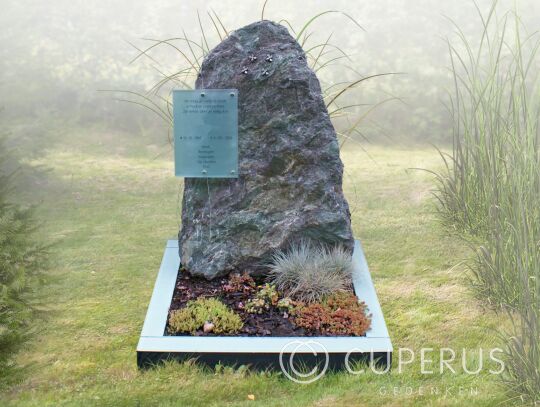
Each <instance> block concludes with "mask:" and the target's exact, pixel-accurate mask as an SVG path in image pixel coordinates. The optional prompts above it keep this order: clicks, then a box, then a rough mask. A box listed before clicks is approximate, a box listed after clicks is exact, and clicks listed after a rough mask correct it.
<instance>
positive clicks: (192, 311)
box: [169, 298, 244, 334]
mask: <svg viewBox="0 0 540 407" xmlns="http://www.w3.org/2000/svg"><path fill="white" fill-rule="evenodd" d="M205 322H210V323H212V324H213V332H214V333H216V334H222V333H235V332H238V331H239V330H240V329H242V327H243V326H244V324H243V322H242V320H241V319H240V316H239V315H238V314H236V313H235V312H233V311H232V310H230V309H229V308H228V307H227V306H226V305H225V304H223V303H222V302H221V301H219V300H217V299H215V298H198V299H197V300H194V301H190V302H188V303H187V305H186V307H185V308H182V309H179V310H175V311H172V312H171V314H170V316H169V332H170V333H195V332H196V331H198V330H199V329H201V328H202V327H203V325H204V324H205Z"/></svg>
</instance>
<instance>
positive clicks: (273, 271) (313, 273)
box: [270, 242, 352, 303]
mask: <svg viewBox="0 0 540 407" xmlns="http://www.w3.org/2000/svg"><path fill="white" fill-rule="evenodd" d="M272 260H273V261H272V265H271V266H270V280H271V281H272V282H273V283H274V284H275V285H276V287H277V289H278V290H279V291H280V292H282V293H283V294H284V295H285V296H288V297H291V298H292V299H295V300H298V301H303V302H307V303H311V302H316V301H321V300H322V299H323V298H325V297H326V296H328V295H330V294H332V293H334V292H336V291H341V290H346V289H347V288H349V287H350V286H351V280H352V279H351V277H352V259H351V255H350V253H348V252H347V251H346V250H345V249H343V248H342V247H340V246H337V247H334V248H326V247H323V246H314V245H312V244H310V243H306V242H301V243H300V244H298V245H295V246H292V247H291V249H290V250H289V251H288V252H283V251H279V252H277V253H276V254H275V255H274V256H273V259H272Z"/></svg>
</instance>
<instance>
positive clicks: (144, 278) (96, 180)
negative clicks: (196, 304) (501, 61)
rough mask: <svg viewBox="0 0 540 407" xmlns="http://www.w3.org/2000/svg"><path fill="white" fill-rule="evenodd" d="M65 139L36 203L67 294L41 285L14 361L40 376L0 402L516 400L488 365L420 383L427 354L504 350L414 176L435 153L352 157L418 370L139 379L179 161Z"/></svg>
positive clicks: (45, 155)
mask: <svg viewBox="0 0 540 407" xmlns="http://www.w3.org/2000/svg"><path fill="white" fill-rule="evenodd" d="M74 133H76V132H74ZM64 137H65V139H64V140H63V141H62V142H61V143H60V142H57V143H53V144H50V146H49V148H48V149H46V150H45V151H44V152H42V154H41V155H40V156H37V157H34V158H29V159H28V161H27V163H28V164H30V165H32V166H38V165H40V166H43V167H44V168H45V169H47V170H49V171H47V172H46V173H45V174H46V175H44V176H43V177H42V178H41V179H40V181H39V182H37V183H36V184H35V185H33V186H32V191H31V192H27V193H28V194H31V195H32V197H31V198H32V199H33V200H35V199H39V200H42V202H43V203H42V205H41V207H40V209H39V216H40V218H42V219H43V220H44V222H45V226H44V233H45V234H46V235H47V236H48V238H49V239H52V241H57V242H58V244H57V245H56V246H55V247H54V254H55V265H54V268H53V270H52V273H53V274H54V275H55V277H56V281H57V282H56V283H55V284H54V285H51V286H50V287H48V288H47V289H46V290H47V291H46V296H47V298H48V299H49V300H50V309H51V313H50V315H49V318H48V319H47V320H43V321H39V322H38V324H39V327H40V329H41V334H40V335H39V336H38V337H36V338H35V340H33V341H32V342H31V343H30V344H29V345H28V346H27V348H26V349H25V351H23V352H22V353H21V354H20V355H19V357H18V361H19V362H20V363H22V364H26V365H29V367H28V368H27V369H26V371H25V372H23V374H22V378H21V381H20V382H19V383H16V384H14V385H11V386H10V387H8V388H7V389H3V390H2V391H3V393H2V394H1V395H0V398H1V399H0V404H2V405H8V406H9V405H35V406H44V405H55V406H57V405H84V406H91V405H111V406H123V405H126V406H134V405H143V406H146V405H181V406H191V405H206V406H223V405H270V406H284V405H287V406H329V405H348V406H355V405H356V406H421V405H426V406H434V405H436V406H464V405H465V406H493V405H497V404H504V401H505V400H506V395H505V394H504V392H503V390H502V389H501V387H500V386H499V383H498V381H497V378H496V376H494V375H490V374H489V373H487V369H485V370H484V371H483V373H481V374H479V375H467V374H465V373H463V370H462V368H461V367H460V362H457V363H456V364H454V366H455V367H456V373H455V374H454V373H452V372H450V371H449V370H446V371H445V372H444V373H443V374H440V373H439V372H438V364H435V365H432V366H428V368H430V367H431V368H432V370H435V373H434V374H431V375H422V374H421V373H420V363H419V360H418V359H419V353H420V349H421V348H423V347H424V348H426V347H428V348H434V349H435V350H436V351H435V354H438V350H439V349H440V348H443V347H451V348H454V349H456V350H457V351H460V350H461V349H462V348H467V349H468V350H470V353H469V354H468V355H469V356H468V360H469V367H470V368H473V367H474V366H476V363H477V362H475V360H476V359H477V356H478V348H484V349H489V348H492V347H495V346H497V345H498V340H497V338H496V336H495V335H494V334H493V329H494V328H496V327H497V326H498V324H499V321H498V320H497V319H496V317H495V316H494V315H493V314H491V313H489V312H488V311H484V310H483V309H482V308H481V307H480V306H479V304H478V303H477V302H476V301H475V300H474V299H473V298H471V296H470V294H469V292H468V290H467V286H466V274H465V270H464V267H463V266H459V263H460V261H461V260H463V259H464V258H466V257H467V256H469V255H470V252H469V250H468V248H467V247H465V246H464V245H463V244H462V243H460V242H459V241H458V240H457V239H456V238H453V237H450V236H447V235H446V234H445V233H444V232H443V230H442V229H441V227H440V226H439V225H438V223H437V220H436V217H435V216H434V213H433V211H434V200H433V198H432V197H431V195H430V190H431V188H432V179H431V177H430V175H429V174H428V173H426V172H421V171H415V170H408V168H412V167H423V168H431V169H434V168H437V167H438V166H439V165H440V160H439V158H438V155H437V152H436V151H435V150H434V149H433V148H432V147H412V148H408V149H404V148H396V147H383V146H371V147H368V153H369V155H370V156H371V158H370V157H368V156H367V155H366V154H365V153H364V152H363V151H362V150H361V149H358V148H355V147H354V146H352V145H349V146H347V147H346V148H345V149H344V151H343V153H342V158H343V161H344V163H345V168H346V173H345V178H344V182H345V190H346V195H347V198H348V200H349V203H350V206H351V211H352V218H353V226H354V231H355V235H356V236H357V237H358V238H360V239H361V240H362V242H363V245H364V248H365V251H366V256H367V259H368V262H369V264H370V268H371V271H372V274H373V278H374V282H375V286H376V288H377V291H378V294H379V299H380V301H381V304H382V308H383V311H384V314H385V317H386V321H387V324H388V328H389V331H390V335H391V336H392V340H393V344H394V347H395V349H396V350H397V349H398V348H400V347H406V348H410V349H412V350H414V351H415V352H416V360H415V361H414V363H413V364H411V365H408V366H406V367H405V368H404V371H403V372H402V373H401V374H400V373H398V371H397V366H396V363H397V357H396V358H395V360H394V369H393V371H392V373H390V374H388V375H383V376H379V375H376V374H373V373H369V374H368V373H366V374H362V375H357V376H354V375H350V374H346V373H340V374H328V375H327V376H326V377H324V378H323V379H321V380H319V381H318V382H316V383H314V384H311V385H298V384H295V383H293V382H290V381H289V380H287V379H286V378H284V377H283V376H282V375H281V374H278V373H272V374H269V373H257V372H249V371H246V370H245V369H236V370H233V369H224V370H223V371H220V372H213V371H210V370H208V369H203V368H201V367H198V366H196V365H194V364H189V363H185V364H170V365H166V366H163V367H160V368H156V369H153V370H149V371H145V372H139V371H138V370H137V366H136V358H135V356H136V355H135V348H136V345H137V341H138V337H139V334H140V331H141V328H142V323H143V319H144V316H145V313H146V307H147V305H148V302H149V300H150V295H151V292H152V287H153V284H154V279H155V277H156V273H157V270H158V266H159V263H160V260H161V256H162V251H163V247H164V244H165V240H166V239H167V238H171V237H174V236H175V235H176V233H177V230H178V227H179V219H180V212H179V202H180V201H179V199H180V197H181V195H179V193H180V192H181V180H180V179H175V178H174V176H173V165H172V162H171V159H170V156H171V154H164V155H163V154H162V155H159V154H160V153H162V152H163V151H167V150H166V149H165V148H164V147H160V146H155V145H145V144H144V143H142V142H141V141H134V140H132V139H131V138H129V137H127V136H125V135H111V134H108V133H107V132H103V131H97V130H94V131H90V130H86V131H85V132H84V133H82V134H78V133H77V135H76V136H71V135H69V134H64ZM132 137H133V136H132ZM156 156H158V157H157V158H156ZM458 356H459V357H460V356H461V353H460V354H458ZM432 359H433V360H437V359H438V357H437V356H436V355H433V356H432ZM394 392H396V393H397V394H394ZM411 392H412V394H410V393H411ZM436 393H438V394H436ZM248 394H253V395H255V398H256V399H255V401H251V400H248V398H247V396H248Z"/></svg>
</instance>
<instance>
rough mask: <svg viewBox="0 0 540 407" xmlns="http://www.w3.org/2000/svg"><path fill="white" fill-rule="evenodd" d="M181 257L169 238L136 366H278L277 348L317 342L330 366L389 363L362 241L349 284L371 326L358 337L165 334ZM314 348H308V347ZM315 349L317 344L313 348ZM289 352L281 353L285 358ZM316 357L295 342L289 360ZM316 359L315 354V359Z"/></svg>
mask: <svg viewBox="0 0 540 407" xmlns="http://www.w3.org/2000/svg"><path fill="white" fill-rule="evenodd" d="M179 265H180V257H179V254H178V241H177V240H168V241H167V245H166V247H165V253H164V255H163V260H162V262H161V267H160V269H159V273H158V276H157V280H156V283H155V286H154V291H153V293H152V298H151V300H150V305H149V306H148V311H147V314H146V318H145V320H144V325H143V329H142V332H141V336H140V339H139V343H138V345H137V365H138V367H139V368H147V367H151V366H153V365H155V364H157V363H159V362H161V361H164V360H170V359H174V360H179V361H182V360H187V359H193V358H195V359H197V360H198V361H199V362H200V363H203V364H207V365H210V366H214V365H216V364H217V363H221V364H223V365H237V366H238V365H251V366H253V367H255V368H261V369H272V368H279V366H280V363H279V360H280V352H282V350H283V349H286V350H289V349H291V347H290V345H289V344H290V343H291V342H293V341H296V342H297V343H298V341H300V343H302V344H303V343H307V342H310V343H313V342H316V344H317V346H319V345H320V346H323V347H324V349H326V351H327V352H328V362H329V368H330V369H343V368H345V367H346V366H345V360H346V359H348V360H349V361H357V360H365V361H370V360H374V361H376V363H377V366H378V367H377V370H384V369H385V368H386V367H389V365H390V364H391V360H392V352H393V348H392V342H391V340H390V336H389V334H388V329H387V328H386V323H385V321H384V316H383V313H382V310H381V306H380V304H379V300H378V298H377V293H376V292H375V287H374V286H373V282H372V280H371V275H370V272H369V269H368V265H367V262H366V258H365V256H364V252H363V250H362V245H361V244H360V242H359V241H358V240H356V241H355V247H354V253H353V266H354V270H353V284H354V290H355V293H356V295H357V296H358V298H360V300H361V301H364V302H365V303H366V305H367V306H368V312H369V314H371V329H370V330H369V331H368V332H367V333H366V336H362V337H353V336H349V337H343V336H341V337H335V336H323V337H321V336H318V337H256V336H204V337H201V336H165V335H164V333H165V326H166V324H167V317H168V313H169V307H170V304H171V300H172V296H173V292H174V289H175V284H176V279H177V276H178V269H179ZM313 347H314V346H312V348H313ZM319 350H320V348H317V349H316V351H317V352H318V351H319ZM289 356H290V352H286V351H285V352H283V358H284V360H288V358H289ZM315 359H316V357H314V356H313V354H312V351H310V350H309V349H308V347H306V346H300V347H299V348H298V350H297V351H296V353H295V356H294V361H295V363H296V361H297V360H301V361H302V362H304V363H308V364H309V363H310V362H314V360H315ZM317 360H318V361H320V356H319V359H317Z"/></svg>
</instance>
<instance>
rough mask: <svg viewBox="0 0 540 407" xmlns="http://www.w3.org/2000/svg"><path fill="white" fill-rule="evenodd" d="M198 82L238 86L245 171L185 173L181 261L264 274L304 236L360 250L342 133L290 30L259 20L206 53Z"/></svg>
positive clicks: (210, 269)
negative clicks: (220, 175)
mask: <svg viewBox="0 0 540 407" xmlns="http://www.w3.org/2000/svg"><path fill="white" fill-rule="evenodd" d="M196 87H197V88H199V89H201V88H207V89H238V94H239V100H238V114H239V117H238V120H239V129H238V138H239V141H238V142H239V178H238V179H204V178H203V179H200V178H199V179H195V178H186V179H185V185H184V195H183V202H182V227H181V231H180V233H179V245H180V255H181V259H182V266H183V267H184V268H185V269H186V270H188V271H189V272H190V273H191V274H194V275H202V276H205V277H206V278H207V279H212V278H215V277H218V276H222V275H225V274H227V273H229V272H231V271H240V272H243V271H247V272H249V273H250V274H255V275H261V274H264V273H265V271H266V270H267V267H266V265H267V264H268V261H269V260H270V258H271V255H272V253H274V251H275V250H276V249H282V250H287V248H288V247H290V245H291V244H294V243H297V242H299V241H300V240H312V241H315V242H321V243H323V244H327V245H342V246H344V247H345V248H347V249H348V250H350V251H351V252H352V249H353V245H354V240H353V236H352V232H351V221H350V212H349V207H348V204H347V201H346V200H345V198H344V196H343V190H342V174H343V164H342V162H341V159H340V157H339V145H338V141H337V138H336V133H335V131H334V128H333V126H332V123H331V121H330V117H329V115H328V111H327V109H326V106H325V104H324V101H323V98H322V94H321V88H320V84H319V81H318V79H317V77H316V76H315V73H314V72H313V71H312V70H311V69H310V68H309V67H308V65H307V62H306V56H305V54H304V51H303V50H302V48H301V46H300V45H299V44H298V43H297V42H296V41H295V39H294V38H292V37H291V36H290V34H289V32H288V30H287V29H286V28H285V27H283V26H281V25H278V24H276V23H273V22H270V21H260V22H256V23H253V24H251V25H248V26H246V27H244V28H241V29H239V30H237V31H234V32H232V33H231V34H230V35H229V37H227V38H226V39H225V40H224V41H223V42H222V43H220V44H219V45H218V46H217V47H216V48H214V49H213V50H212V51H211V52H210V53H209V54H208V55H207V57H206V58H205V60H204V62H203V64H202V67H201V70H200V74H199V77H198V78H197V82H196Z"/></svg>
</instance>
